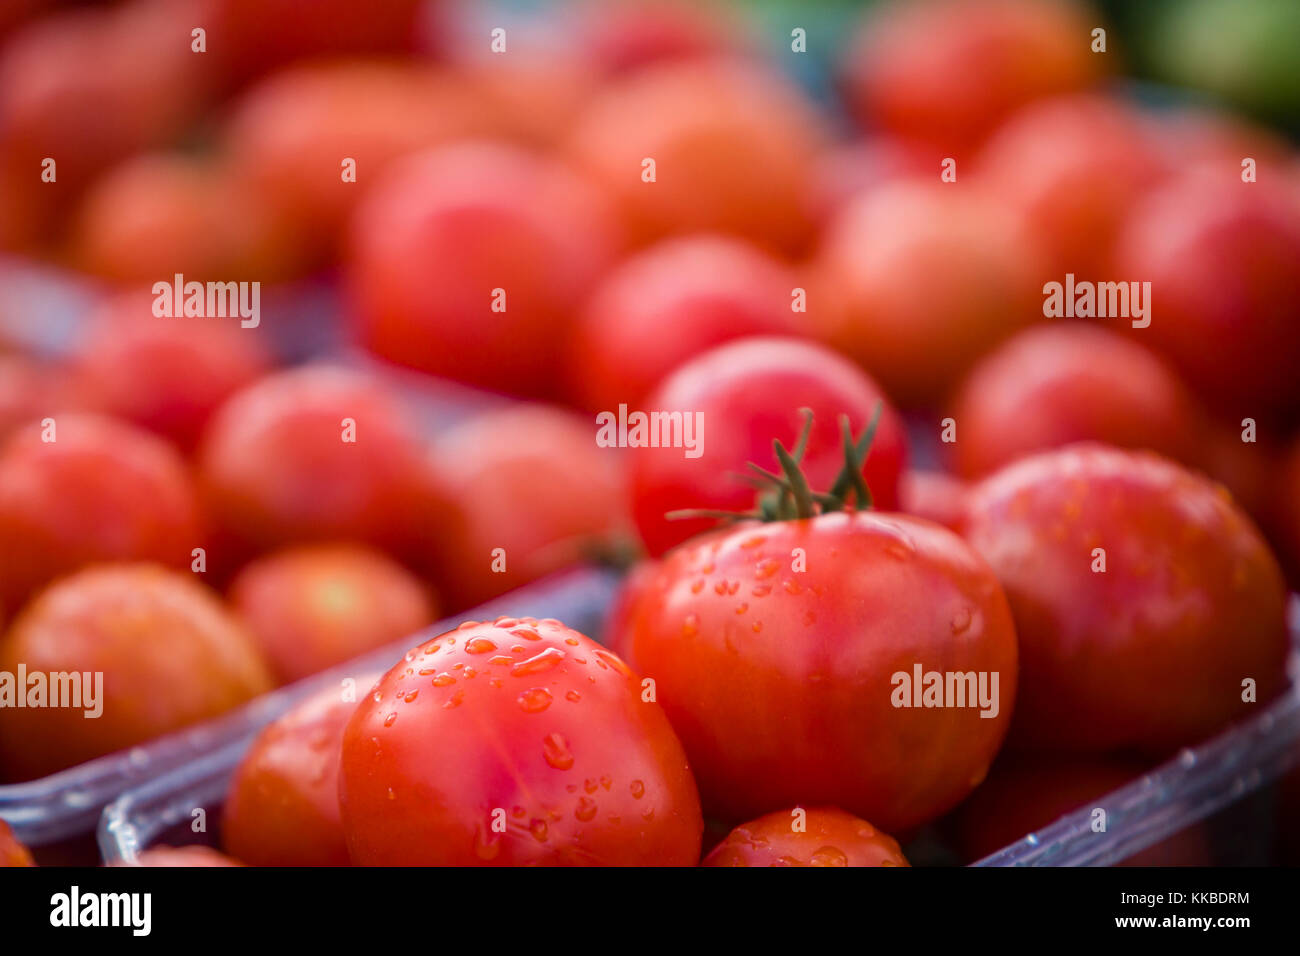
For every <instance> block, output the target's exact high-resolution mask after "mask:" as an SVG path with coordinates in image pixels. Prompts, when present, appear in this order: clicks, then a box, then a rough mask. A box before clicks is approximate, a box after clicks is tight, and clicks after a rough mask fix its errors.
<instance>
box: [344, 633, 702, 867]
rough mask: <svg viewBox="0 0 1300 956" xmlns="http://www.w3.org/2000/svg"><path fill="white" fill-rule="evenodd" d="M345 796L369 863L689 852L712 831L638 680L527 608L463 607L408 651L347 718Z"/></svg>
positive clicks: (567, 861)
mask: <svg viewBox="0 0 1300 956" xmlns="http://www.w3.org/2000/svg"><path fill="white" fill-rule="evenodd" d="M480 677H481V678H482V680H479V678H480ZM339 801H340V805H341V807H342V813H343V830H344V834H345V835H346V838H347V844H348V850H349V852H350V853H351V855H352V859H353V861H354V862H356V863H358V864H363V865H381V866H382V865H444V866H447V865H450V866H454V865H483V864H489V865H498V866H500V865H520V864H544V865H591V864H594V865H638V864H639V865H647V864H649V865H670V866H693V865H694V864H695V863H696V862H697V861H698V860H699V854H700V836H701V833H702V831H703V821H702V819H701V817H700V804H699V797H698V795H697V794H696V790H695V783H694V781H693V779H692V778H691V771H690V768H689V767H688V766H687V763H686V756H685V755H684V754H683V753H682V747H681V744H680V743H679V742H678V740H677V737H676V735H675V734H674V733H673V729H672V727H671V726H669V723H668V720H667V718H666V717H665V716H664V712H663V710H661V709H660V707H659V706H658V705H657V704H655V703H653V702H652V701H650V702H647V701H646V700H645V699H644V693H643V688H642V683H641V681H640V680H639V679H638V678H637V677H636V675H635V674H633V673H632V672H631V671H630V670H628V668H627V665H625V664H624V663H623V662H622V661H621V660H620V659H619V658H618V657H616V656H615V655H614V654H611V653H610V652H609V651H607V650H605V649H604V648H602V647H600V646H599V645H598V644H596V643H595V642H594V641H592V640H591V639H589V638H587V637H584V636H583V635H581V634H579V633H577V632H576V631H573V630H570V629H569V628H567V627H565V626H564V625H563V624H561V623H560V622H558V621H553V620H545V621H536V620H533V619H531V618H523V619H514V618H498V619H497V620H496V621H495V622H491V623H481V624H480V623H472V622H467V623H465V624H462V625H461V626H460V627H459V628H458V629H456V630H454V631H449V632H447V633H446V634H443V635H441V636H439V637H436V638H434V639H433V640H431V641H429V642H427V643H425V644H422V645H420V646H419V647H416V648H414V649H413V650H411V651H410V652H408V653H407V655H406V659H405V660H403V661H399V662H398V664H397V665H396V666H395V667H394V668H393V669H392V670H390V671H389V672H388V673H387V674H385V675H384V677H383V678H382V679H381V680H380V682H379V684H378V685H377V687H376V689H375V691H374V693H373V694H372V695H371V696H368V697H367V698H365V700H363V701H362V703H361V705H360V706H359V707H358V708H357V711H356V712H355V713H354V714H353V716H352V719H351V720H350V721H349V723H348V726H347V728H346V730H345V731H344V734H343V758H342V770H341V775H340V779H339Z"/></svg>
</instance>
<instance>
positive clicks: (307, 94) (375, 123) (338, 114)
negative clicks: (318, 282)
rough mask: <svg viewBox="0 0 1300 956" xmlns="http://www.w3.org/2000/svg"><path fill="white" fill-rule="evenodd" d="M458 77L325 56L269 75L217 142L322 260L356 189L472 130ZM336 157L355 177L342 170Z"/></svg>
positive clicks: (360, 191) (470, 106)
mask: <svg viewBox="0 0 1300 956" xmlns="http://www.w3.org/2000/svg"><path fill="white" fill-rule="evenodd" d="M463 85H464V84H462V83H458V82H457V81H455V80H453V79H452V78H451V77H449V76H447V75H445V74H443V73H440V72H435V71H434V70H431V69H429V68H427V67H425V66H420V65H411V64H407V63H396V62H389V61H383V60H376V61H343V62H336V61H330V62H326V63H312V64H308V65H304V66H298V67H294V68H292V69H290V70H285V71H283V72H280V73H275V74H272V75H271V76H270V77H269V78H268V79H266V80H264V81H263V82H262V83H261V84H259V85H258V86H256V87H254V88H253V89H252V90H251V91H250V92H249V93H248V94H247V95H246V96H245V97H244V99H243V100H242V101H241V102H240V103H239V105H238V106H237V107H236V109H235V113H234V116H233V118H232V119H231V122H230V125H229V126H228V128H227V130H226V148H227V149H228V150H229V152H230V155H231V156H232V160H233V162H234V163H236V164H237V165H238V167H239V169H240V170H241V172H242V173H243V174H244V175H245V176H247V177H248V178H249V180H251V181H252V182H253V183H254V184H255V185H256V187H257V188H258V189H259V191H260V192H259V194H260V196H261V198H262V200H263V201H264V202H268V203H271V204H273V205H275V206H276V207H277V208H279V209H280V210H282V213H283V215H284V216H285V217H286V218H288V219H291V220H292V221H293V222H295V223H296V224H297V226H298V228H299V231H300V233H301V241H303V242H306V243H310V244H311V245H312V247H313V248H314V250H315V255H313V256H312V258H313V259H316V258H326V259H328V258H331V257H332V256H333V255H334V254H335V252H336V249H335V248H334V245H335V243H336V241H337V240H338V238H339V235H340V233H341V231H342V229H343V227H344V224H345V223H346V221H347V219H348V217H349V215H350V214H351V212H352V210H353V209H354V208H355V207H356V205H357V202H358V201H359V200H360V199H361V197H362V196H364V195H366V194H367V193H368V192H369V191H370V190H371V188H372V187H373V186H374V185H376V184H379V183H382V182H383V181H384V177H385V176H386V175H387V172H388V170H389V169H390V168H391V166H392V163H393V162H394V161H395V160H396V159H398V158H400V157H401V156H404V155H406V154H407V153H411V152H414V151H416V150H418V149H421V148H425V147H430V146H436V145H439V144H441V143H444V142H447V141H448V140H450V139H452V138H453V137H456V136H463V135H465V134H466V133H467V132H470V131H472V130H473V129H474V128H475V127H476V125H477V124H478V123H479V122H481V121H478V120H476V119H475V117H474V112H475V109H474V107H475V103H474V101H473V99H472V98H471V97H469V96H467V95H466V94H467V92H468V91H467V90H465V89H463V88H462V87H463ZM345 159H351V160H352V161H353V162H354V163H355V178H354V179H352V180H351V181H349V180H345V179H344V178H343V175H344V168H343V163H344V161H345Z"/></svg>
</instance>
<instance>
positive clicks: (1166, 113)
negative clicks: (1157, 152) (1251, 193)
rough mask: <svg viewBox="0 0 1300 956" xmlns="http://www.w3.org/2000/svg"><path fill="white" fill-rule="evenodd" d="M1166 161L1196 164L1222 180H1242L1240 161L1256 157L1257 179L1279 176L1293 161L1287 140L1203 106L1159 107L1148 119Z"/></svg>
mask: <svg viewBox="0 0 1300 956" xmlns="http://www.w3.org/2000/svg"><path fill="white" fill-rule="evenodd" d="M1149 122H1150V125H1151V129H1152V132H1153V133H1154V135H1155V136H1156V138H1157V142H1158V144H1159V145H1160V146H1161V147H1162V148H1163V151H1164V153H1165V156H1166V162H1167V163H1170V164H1177V165H1178V166H1179V167H1181V168H1186V167H1188V166H1190V165H1192V164H1201V165H1204V166H1206V167H1208V168H1209V169H1210V170H1212V171H1213V172H1215V173H1217V174H1218V175H1219V176H1221V177H1223V178H1225V179H1237V180H1240V179H1241V174H1242V161H1243V160H1244V159H1246V158H1247V157H1249V158H1251V159H1253V160H1255V165H1256V169H1255V175H1256V178H1257V179H1261V180H1272V179H1275V178H1276V179H1282V180H1284V179H1285V178H1286V176H1287V175H1288V169H1289V167H1290V166H1291V164H1292V162H1293V158H1292V152H1291V145H1290V143H1288V142H1287V140H1286V138H1285V137H1283V136H1280V135H1279V134H1278V133H1277V132H1275V131H1274V130H1272V129H1269V128H1268V127H1264V126H1258V125H1256V124H1254V123H1252V122H1251V121H1249V120H1247V119H1243V118H1242V117H1240V116H1233V115H1231V114H1228V113H1219V112H1216V111H1214V110H1210V109H1206V108H1204V107H1188V108H1183V109H1177V110H1160V111H1159V112H1156V113H1154V114H1153V115H1152V116H1151V118H1150V120H1149Z"/></svg>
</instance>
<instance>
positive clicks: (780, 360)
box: [629, 336, 907, 557]
mask: <svg viewBox="0 0 1300 956" xmlns="http://www.w3.org/2000/svg"><path fill="white" fill-rule="evenodd" d="M877 402H879V403H881V417H880V426H879V428H878V430H877V432H876V437H875V441H874V442H872V445H871V451H870V454H869V455H868V456H867V460H866V463H865V465H864V467H863V469H862V474H863V475H864V477H865V478H866V481H867V484H868V486H869V487H870V489H871V493H872V496H873V497H874V499H875V503H876V505H877V507H880V508H882V509H892V508H894V507H896V506H897V502H898V476H899V473H900V472H901V471H902V469H903V466H904V464H905V462H906V458H907V437H906V435H905V433H904V430H903V424H902V420H901V419H900V418H899V417H898V413H897V412H896V411H894V409H893V407H892V406H891V405H890V403H889V400H888V397H887V396H886V395H885V394H884V393H883V392H882V391H881V390H880V388H879V386H877V385H876V383H875V382H874V381H872V379H871V378H870V377H869V376H868V375H867V374H866V373H864V372H863V371H862V370H861V369H858V368H856V367H855V366H854V365H853V363H851V362H849V361H847V360H846V359H844V358H843V357H842V356H839V355H836V354H835V353H834V352H832V351H830V350H829V349H826V348H824V347H823V346H820V345H817V344H816V343H813V342H803V341H799V340H797V339H789V338H777V337H767V336H760V337H752V338H745V339H738V340H736V341H735V342H731V343H728V344H726V345H722V346H719V347H718V348H715V349H713V350H711V351H709V352H706V353H704V354H703V355H700V356H697V357H696V358H694V359H692V360H691V361H689V362H687V363H686V364H685V365H683V366H681V367H680V368H679V369H677V371H675V372H673V373H672V374H671V375H670V376H669V377H668V378H666V379H665V380H664V381H663V382H661V383H660V385H659V387H658V388H656V389H655V391H654V392H653V394H651V396H650V397H649V398H647V399H646V403H645V406H646V408H647V409H650V410H657V411H667V412H672V411H682V412H686V413H695V414H696V415H698V416H702V421H703V423H704V430H703V442H704V443H703V454H701V455H700V456H698V457H695V458H687V457H686V456H685V454H684V449H682V448H636V449H632V451H631V454H630V456H629V457H630V463H631V486H632V502H633V515H634V518H635V520H636V524H637V528H638V529H639V530H640V532H641V537H642V539H643V540H644V542H645V545H646V548H647V549H648V550H649V552H650V554H651V555H652V556H656V557H657V556H659V555H662V554H663V553H664V552H666V551H667V550H668V549H669V548H671V547H672V546H673V545H676V544H679V543H681V542H682V541H685V540H686V539H687V538H690V537H692V536H693V535H696V534H699V533H701V532H704V531H707V530H709V529H711V528H712V527H714V526H715V525H716V522H715V521H713V520H711V519H690V520H685V521H675V520H669V519H668V518H666V517H665V514H666V513H667V512H669V511H673V510H676V509H681V508H710V509H722V510H727V511H748V510H749V509H750V508H752V507H753V505H754V489H753V488H752V487H750V486H749V485H747V484H744V483H743V482H740V481H737V480H736V479H735V478H734V477H733V473H734V474H743V473H745V472H746V470H747V469H746V464H747V463H748V462H751V461H752V462H754V463H755V464H758V465H760V466H762V467H764V468H767V469H768V470H769V471H776V470H778V468H779V465H778V462H777V459H776V453H775V452H774V451H773V450H772V440H773V438H780V439H781V441H782V442H783V443H784V444H785V446H786V448H787V449H792V448H794V446H795V441H796V439H797V438H798V436H799V432H800V430H801V428H802V426H803V418H802V415H801V413H800V409H801V408H809V409H811V410H812V412H813V416H814V420H813V427H812V432H811V434H810V435H809V438H808V446H807V451H806V454H805V455H804V459H803V467H804V472H805V473H806V474H807V476H808V481H809V483H810V484H811V485H812V487H814V488H817V489H822V488H828V487H829V486H830V485H831V483H832V482H833V481H834V480H835V477H836V475H838V474H839V470H840V466H841V465H842V464H843V461H844V457H843V447H844V446H843V441H842V440H841V436H840V430H839V428H840V426H839V421H838V419H839V416H840V415H842V414H843V415H848V417H849V423H850V425H851V426H852V429H853V434H854V437H857V436H858V435H860V434H861V433H862V430H863V429H864V428H866V426H867V423H868V422H870V421H871V416H872V415H873V413H874V412H875V408H876V404H877Z"/></svg>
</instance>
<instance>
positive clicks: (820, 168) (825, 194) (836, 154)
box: [812, 136, 944, 225]
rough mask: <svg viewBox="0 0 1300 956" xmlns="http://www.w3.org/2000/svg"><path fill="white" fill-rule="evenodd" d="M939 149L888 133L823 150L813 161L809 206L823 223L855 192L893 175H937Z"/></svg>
mask: <svg viewBox="0 0 1300 956" xmlns="http://www.w3.org/2000/svg"><path fill="white" fill-rule="evenodd" d="M943 159H944V154H943V151H942V150H938V149H936V148H934V147H931V146H928V145H926V144H924V143H914V142H911V141H908V140H904V139H899V138H897V137H892V136H874V137H872V138H870V139H863V140H859V141H857V142H853V143H849V144H848V145H845V146H838V147H834V148H832V149H829V150H826V151H825V152H824V153H822V155H821V157H820V159H819V160H818V161H817V169H816V174H815V177H814V183H813V199H812V203H813V208H814V210H815V213H816V216H817V221H818V222H819V223H822V224H823V225H824V224H825V223H827V222H830V221H832V220H833V219H834V217H835V215H836V214H837V213H839V211H840V209H842V208H843V207H844V206H846V205H848V203H849V202H850V201H852V200H853V199H854V198H855V197H856V196H857V195H858V194H860V193H863V192H866V191H867V190H868V189H874V188H875V187H877V186H880V185H882V184H884V183H888V182H893V181H894V180H897V179H914V178H920V177H924V176H938V175H939V173H940V171H941V170H942V162H943Z"/></svg>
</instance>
